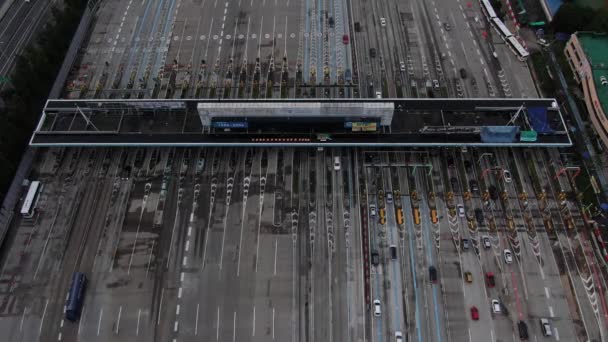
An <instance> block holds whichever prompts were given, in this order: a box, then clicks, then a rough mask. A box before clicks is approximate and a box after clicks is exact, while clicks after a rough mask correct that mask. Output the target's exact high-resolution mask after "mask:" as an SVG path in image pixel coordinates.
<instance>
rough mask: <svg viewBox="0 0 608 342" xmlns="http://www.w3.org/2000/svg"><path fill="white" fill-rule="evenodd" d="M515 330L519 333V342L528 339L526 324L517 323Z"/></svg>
mask: <svg viewBox="0 0 608 342" xmlns="http://www.w3.org/2000/svg"><path fill="white" fill-rule="evenodd" d="M517 330H518V331H519V338H520V339H521V340H527V339H528V325H527V324H526V322H524V321H519V323H517Z"/></svg>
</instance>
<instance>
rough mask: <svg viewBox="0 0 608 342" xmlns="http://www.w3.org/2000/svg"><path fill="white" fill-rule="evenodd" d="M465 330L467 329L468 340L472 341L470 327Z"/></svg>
mask: <svg viewBox="0 0 608 342" xmlns="http://www.w3.org/2000/svg"><path fill="white" fill-rule="evenodd" d="M467 330H468V331H469V342H471V341H472V339H471V328H469V329H467Z"/></svg>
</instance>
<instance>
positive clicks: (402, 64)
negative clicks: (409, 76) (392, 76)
mask: <svg viewBox="0 0 608 342" xmlns="http://www.w3.org/2000/svg"><path fill="white" fill-rule="evenodd" d="M399 70H401V71H405V63H404V62H403V61H400V62H399Z"/></svg>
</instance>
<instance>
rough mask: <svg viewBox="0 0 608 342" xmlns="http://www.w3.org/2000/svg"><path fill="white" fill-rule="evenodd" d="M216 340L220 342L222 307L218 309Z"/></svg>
mask: <svg viewBox="0 0 608 342" xmlns="http://www.w3.org/2000/svg"><path fill="white" fill-rule="evenodd" d="M215 340H216V341H219V340H220V307H219V306H218V307H217V320H216V329H215Z"/></svg>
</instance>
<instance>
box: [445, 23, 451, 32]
mask: <svg viewBox="0 0 608 342" xmlns="http://www.w3.org/2000/svg"><path fill="white" fill-rule="evenodd" d="M443 28H444V29H445V30H446V31H450V30H451V29H452V26H451V25H450V23H443Z"/></svg>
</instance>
